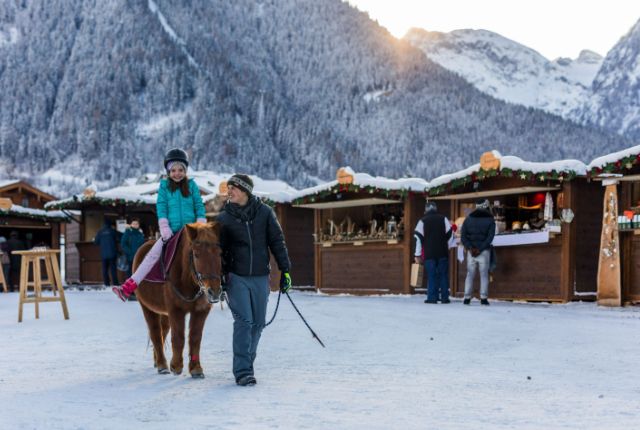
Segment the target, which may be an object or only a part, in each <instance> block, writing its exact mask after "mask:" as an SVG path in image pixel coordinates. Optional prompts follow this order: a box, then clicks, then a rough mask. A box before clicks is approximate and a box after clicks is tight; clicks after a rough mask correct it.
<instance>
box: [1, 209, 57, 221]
mask: <svg viewBox="0 0 640 430" xmlns="http://www.w3.org/2000/svg"><path fill="white" fill-rule="evenodd" d="M9 216H12V217H16V218H27V219H35V220H38V221H49V222H69V219H68V218H64V217H52V216H47V215H36V214H32V213H28V212H13V211H11V210H8V211H3V210H1V209H0V219H1V218H4V217H9ZM0 224H2V222H1V221H0Z"/></svg>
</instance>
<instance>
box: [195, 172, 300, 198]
mask: <svg viewBox="0 0 640 430" xmlns="http://www.w3.org/2000/svg"><path fill="white" fill-rule="evenodd" d="M231 176H233V173H214V172H210V171H207V170H201V171H197V172H191V173H190V177H191V178H193V179H194V180H195V181H196V184H198V186H199V187H200V189H203V190H205V191H206V193H207V194H208V195H207V196H206V197H205V200H210V199H212V198H214V197H215V196H216V195H217V194H218V190H219V189H220V184H221V183H222V182H226V181H227V179H229V178H230V177H231ZM249 177H250V178H251V179H252V180H253V194H254V195H256V196H258V197H260V198H265V199H269V200H272V201H274V202H276V203H285V202H289V201H291V200H293V198H294V197H293V196H295V194H296V193H298V190H297V189H296V188H293V187H292V186H290V185H289V184H287V183H286V182H283V181H280V180H277V179H262V178H260V177H259V176H255V175H249Z"/></svg>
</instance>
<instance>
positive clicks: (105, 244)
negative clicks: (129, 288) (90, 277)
mask: <svg viewBox="0 0 640 430" xmlns="http://www.w3.org/2000/svg"><path fill="white" fill-rule="evenodd" d="M112 225H113V222H112V221H111V220H110V219H106V218H105V220H104V225H103V226H102V228H101V229H100V230H98V233H96V237H95V238H94V239H93V242H94V243H95V244H96V245H98V246H99V247H100V258H101V259H102V279H103V280H104V285H105V286H107V287H108V286H110V285H118V274H117V272H116V259H117V257H118V245H117V243H118V241H117V238H116V231H115V230H114V229H113V227H112ZM109 272H111V281H109Z"/></svg>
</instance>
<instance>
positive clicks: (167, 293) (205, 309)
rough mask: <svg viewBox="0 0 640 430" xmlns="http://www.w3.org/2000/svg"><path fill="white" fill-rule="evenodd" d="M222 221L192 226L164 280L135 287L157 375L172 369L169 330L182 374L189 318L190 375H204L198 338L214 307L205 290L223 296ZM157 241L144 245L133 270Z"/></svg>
mask: <svg viewBox="0 0 640 430" xmlns="http://www.w3.org/2000/svg"><path fill="white" fill-rule="evenodd" d="M220 228H221V226H220V224H218V223H208V224H188V225H187V226H186V227H185V231H184V232H183V233H182V236H181V237H180V239H179V242H178V244H177V248H176V253H175V257H174V259H173V263H172V264H171V267H170V269H169V273H168V275H167V281H166V282H165V283H163V284H161V283H157V282H147V281H143V282H141V283H140V286H139V287H138V289H137V290H136V296H137V298H138V301H139V302H140V306H141V307H142V312H143V313H144V318H145V320H146V321H147V326H148V327H149V337H150V338H151V342H152V343H153V352H154V354H153V356H154V367H156V368H157V369H158V373H161V374H167V373H169V367H168V366H167V359H166V358H165V356H164V341H165V339H166V337H167V335H168V333H169V330H171V347H172V350H173V356H172V358H171V372H173V374H174V375H179V374H180V373H182V368H183V362H182V351H183V349H184V341H185V334H184V330H185V317H186V315H187V313H190V314H191V316H190V318H189V373H191V376H192V377H194V378H204V372H203V371H202V367H201V366H200V342H201V340H202V331H203V329H204V323H205V321H206V319H207V315H209V310H210V309H211V305H210V304H209V301H208V300H207V289H209V288H211V289H212V290H213V292H214V294H215V295H217V296H219V295H220V290H221V280H220V275H221V273H222V251H221V249H220ZM153 243H154V242H153V241H150V242H147V243H145V244H143V245H142V246H141V247H140V249H139V250H138V252H137V253H136V256H135V258H134V261H133V268H134V270H135V269H136V268H137V267H138V266H139V264H140V262H141V261H142V259H143V258H144V256H145V255H146V254H147V252H149V249H151V246H153Z"/></svg>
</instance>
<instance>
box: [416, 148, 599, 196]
mask: <svg viewBox="0 0 640 430" xmlns="http://www.w3.org/2000/svg"><path fill="white" fill-rule="evenodd" d="M586 174H587V166H586V165H585V164H584V163H583V162H582V161H579V160H559V161H552V162H548V163H541V162H531V161H524V160H522V159H521V158H519V157H514V156H502V155H501V154H500V153H499V152H498V151H489V152H485V153H484V154H483V155H482V158H481V162H480V163H477V164H474V165H472V166H470V167H468V168H466V169H463V170H460V171H458V172H455V173H450V174H446V175H442V176H439V177H437V178H435V179H433V180H432V181H431V182H430V185H429V187H428V194H429V196H431V197H436V196H440V195H443V194H447V193H449V192H453V191H455V190H456V189H460V188H463V187H464V186H465V185H467V184H469V183H474V182H480V181H483V180H486V179H489V178H495V177H503V178H515V179H520V180H521V181H525V182H527V183H529V184H530V185H528V187H531V188H532V189H533V191H536V190H537V188H541V184H545V183H548V182H549V181H556V182H562V181H565V180H571V179H574V178H575V177H577V176H585V175H586ZM542 188H544V187H542Z"/></svg>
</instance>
